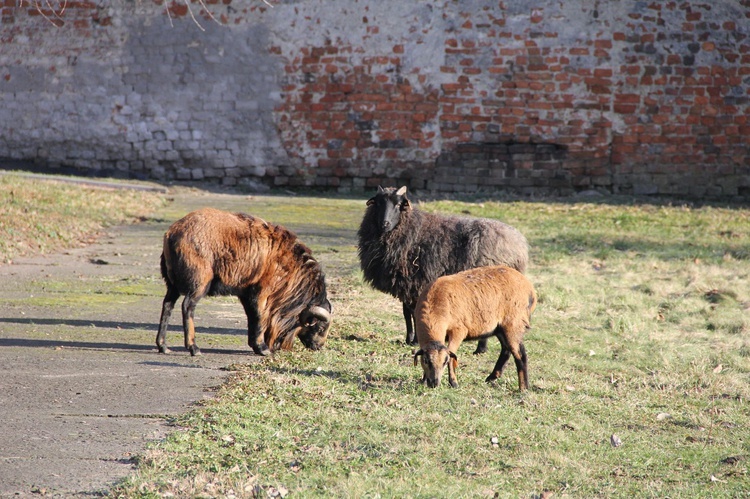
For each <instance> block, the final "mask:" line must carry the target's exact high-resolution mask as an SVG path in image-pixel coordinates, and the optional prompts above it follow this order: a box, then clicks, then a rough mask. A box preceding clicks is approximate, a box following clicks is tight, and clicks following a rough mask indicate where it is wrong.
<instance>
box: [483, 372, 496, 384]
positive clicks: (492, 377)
mask: <svg viewBox="0 0 750 499" xmlns="http://www.w3.org/2000/svg"><path fill="white" fill-rule="evenodd" d="M496 379H497V373H492V374H490V375H489V376H487V379H485V380H484V382H485V383H492V382H493V381H495V380H496Z"/></svg>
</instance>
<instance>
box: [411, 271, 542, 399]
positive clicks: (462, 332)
mask: <svg viewBox="0 0 750 499" xmlns="http://www.w3.org/2000/svg"><path fill="white" fill-rule="evenodd" d="M535 307H536V292H535V291H534V287H533V285H532V284H531V282H529V280H528V279H527V278H526V277H525V276H524V275H523V274H522V273H520V272H518V271H517V270H515V269H512V268H510V267H506V266H503V265H498V266H491V267H477V268H474V269H470V270H466V271H464V272H459V273H458V274H453V275H448V276H443V277H440V278H439V279H437V280H436V281H435V282H433V283H432V284H431V285H430V286H428V287H427V289H425V290H424V292H423V293H422V294H421V296H420V297H419V301H418V302H417V307H416V310H415V319H416V330H417V340H418V341H419V347H420V349H419V351H417V352H416V353H415V354H414V365H415V366H416V365H417V358H418V357H421V361H422V370H423V371H424V375H423V376H422V382H423V383H427V386H429V387H431V388H434V387H436V386H438V385H440V378H441V376H442V374H443V371H444V370H445V367H446V366H447V367H448V380H449V382H450V384H451V386H452V387H454V388H456V387H457V386H458V383H457V381H456V367H457V366H458V358H457V357H456V352H457V351H458V347H459V346H460V345H461V342H462V341H464V340H465V339H466V340H479V339H481V338H488V337H490V336H497V338H498V339H499V340H500V344H501V345H502V350H501V351H500V357H499V358H498V359H497V363H496V364H495V367H494V369H493V370H492V372H491V373H490V375H489V376H488V377H487V379H486V380H485V381H487V382H490V381H494V380H496V379H498V378H499V377H500V375H501V374H502V372H503V368H504V367H505V364H506V362H507V361H508V359H509V358H510V356H511V355H513V359H514V360H515V362H516V370H517V371H518V386H519V389H520V390H521V391H523V390H525V389H528V388H529V381H528V372H527V362H526V349H525V348H524V345H523V335H524V333H525V332H526V330H527V329H529V328H530V327H531V325H530V319H531V313H532V312H533V311H534V308H535ZM446 343H447V346H446Z"/></svg>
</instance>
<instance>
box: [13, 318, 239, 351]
mask: <svg viewBox="0 0 750 499" xmlns="http://www.w3.org/2000/svg"><path fill="white" fill-rule="evenodd" d="M0 323H7V324H27V325H29V326H71V327H80V328H95V329H115V330H118V329H119V330H131V331H134V330H147V331H151V330H154V334H155V330H156V327H157V325H156V324H154V323H141V322H118V321H97V320H91V321H89V320H83V319H49V318H28V317H23V318H9V317H2V318H0ZM170 330H174V336H175V338H177V336H178V335H179V340H177V339H175V342H176V344H175V345H174V346H171V347H170V349H171V350H172V351H173V352H179V353H183V352H185V353H187V350H185V348H184V347H182V346H180V345H178V344H177V343H181V342H182V329H181V328H179V329H178V327H177V326H174V327H170ZM195 330H196V333H198V334H222V335H224V334H226V335H234V334H237V335H243V336H244V335H247V331H245V330H240V329H229V328H214V327H196V328H195ZM13 346H15V347H27V348H60V347H61V348H77V349H89V350H130V351H136V352H148V351H154V352H156V346H155V345H154V344H152V343H149V344H138V343H124V342H104V341H99V342H94V341H82V340H65V339H49V340H48V339H35V338H0V347H13ZM202 351H203V352H204V353H207V354H211V353H213V354H232V355H236V354H248V353H252V351H251V350H234V349H225V348H202Z"/></svg>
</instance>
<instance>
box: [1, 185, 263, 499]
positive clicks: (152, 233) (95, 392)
mask: <svg viewBox="0 0 750 499" xmlns="http://www.w3.org/2000/svg"><path fill="white" fill-rule="evenodd" d="M247 204H248V202H247V197H246V196H228V195H225V194H207V193H205V192H198V191H188V190H182V191H178V192H177V193H176V194H175V201H174V203H173V204H171V205H170V206H169V207H167V208H165V209H163V210H162V211H161V213H159V214H158V215H157V218H155V219H153V220H150V221H147V222H145V223H142V224H138V225H135V226H129V227H118V228H114V229H112V230H109V231H108V233H107V234H106V235H105V236H103V237H102V238H100V240H99V241H98V242H97V243H96V244H94V245H91V246H88V247H84V248H80V249H75V250H72V251H67V252H64V253H60V254H55V255H50V256H43V257H35V258H20V259H17V260H16V261H15V262H14V263H13V264H12V265H3V266H0V421H2V424H0V497H31V496H34V497H39V495H47V496H60V497H92V496H98V495H101V493H102V491H105V490H106V489H107V488H108V487H110V486H111V485H112V484H113V483H114V482H116V481H117V480H118V479H121V478H122V477H124V476H126V475H127V474H129V473H130V472H132V470H133V469H134V467H133V461H132V458H133V456H134V455H136V454H138V453H140V452H142V451H143V449H144V448H145V446H146V445H147V444H148V443H149V442H151V441H154V440H156V439H160V438H162V437H163V436H164V435H165V434H166V432H168V431H169V430H170V427H169V425H168V424H167V421H166V419H165V417H168V416H169V415H174V414H178V413H181V412H184V411H186V410H188V409H189V408H190V406H191V404H193V403H194V402H195V401H197V400H200V399H202V398H206V397H210V396H211V393H212V387H216V386H218V385H220V384H221V383H222V381H223V380H224V378H225V376H226V374H227V371H226V370H224V368H225V367H226V366H228V365H230V364H233V363H246V362H251V361H255V360H257V357H255V356H254V355H253V354H252V352H251V351H250V349H249V348H248V347H247V340H246V332H245V330H244V327H245V317H244V315H243V313H242V307H241V306H240V305H239V304H238V303H237V302H236V300H234V299H231V298H217V299H211V300H204V301H203V302H201V304H200V306H199V307H198V309H197V310H196V324H197V325H198V328H197V339H198V344H199V345H200V346H201V349H202V351H203V355H202V356H200V357H195V358H192V357H190V356H189V354H188V353H187V352H186V351H185V350H184V348H182V341H183V340H182V332H181V327H180V326H179V324H180V320H181V319H180V314H179V307H176V308H175V313H174V314H173V316H172V321H171V324H172V326H171V327H170V332H169V335H168V338H167V340H168V342H169V345H170V347H172V349H173V353H172V354H170V355H166V356H165V355H159V354H158V353H157V352H156V348H155V347H154V338H155V335H156V327H157V322H158V317H159V313H160V311H161V300H162V298H163V293H164V290H165V288H164V285H163V283H162V281H161V277H160V275H159V266H158V262H159V255H160V253H161V237H162V235H163V233H164V231H165V230H166V228H167V227H168V226H169V224H170V223H171V222H173V221H174V220H176V219H177V218H179V217H180V216H182V215H184V214H185V213H187V212H188V211H190V210H192V209H195V208H198V207H201V206H207V205H214V206H220V207H224V208H228V209H237V210H247Z"/></svg>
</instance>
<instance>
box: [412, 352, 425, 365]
mask: <svg viewBox="0 0 750 499" xmlns="http://www.w3.org/2000/svg"><path fill="white" fill-rule="evenodd" d="M420 355H424V351H423V350H422V349H421V348H420V349H419V350H417V353H415V354H414V367H417V357H419V356H420Z"/></svg>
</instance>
